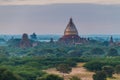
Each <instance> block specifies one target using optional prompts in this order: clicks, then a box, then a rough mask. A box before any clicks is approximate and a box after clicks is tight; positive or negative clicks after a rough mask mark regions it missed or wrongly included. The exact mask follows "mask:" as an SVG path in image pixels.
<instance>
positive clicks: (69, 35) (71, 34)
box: [59, 18, 86, 44]
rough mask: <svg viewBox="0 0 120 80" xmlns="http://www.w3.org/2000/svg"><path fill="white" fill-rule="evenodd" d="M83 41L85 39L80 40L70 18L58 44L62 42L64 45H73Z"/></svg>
mask: <svg viewBox="0 0 120 80" xmlns="http://www.w3.org/2000/svg"><path fill="white" fill-rule="evenodd" d="M85 41H86V39H85V38H80V36H79V35H78V31H77V28H76V27H75V24H74V23H73V20H72V18H70V21H69V23H68V25H67V27H66V29H65V31H64V36H62V37H61V38H60V39H59V42H63V43H66V44H75V43H83V42H85Z"/></svg>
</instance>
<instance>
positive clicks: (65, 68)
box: [56, 64, 72, 73]
mask: <svg viewBox="0 0 120 80" xmlns="http://www.w3.org/2000/svg"><path fill="white" fill-rule="evenodd" d="M56 69H57V71H60V72H61V73H70V72H71V70H72V68H71V67H70V66H69V65H68V64H59V65H58V66H57V67H56Z"/></svg>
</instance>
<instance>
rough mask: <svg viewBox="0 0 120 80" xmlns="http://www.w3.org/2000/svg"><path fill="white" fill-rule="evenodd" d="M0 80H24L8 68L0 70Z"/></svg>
mask: <svg viewBox="0 0 120 80" xmlns="http://www.w3.org/2000/svg"><path fill="white" fill-rule="evenodd" d="M0 80H22V78H21V77H20V76H18V75H17V74H14V73H13V72H11V71H9V70H8V69H6V68H0Z"/></svg>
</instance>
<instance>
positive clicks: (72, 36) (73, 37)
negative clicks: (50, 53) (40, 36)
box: [19, 18, 115, 48]
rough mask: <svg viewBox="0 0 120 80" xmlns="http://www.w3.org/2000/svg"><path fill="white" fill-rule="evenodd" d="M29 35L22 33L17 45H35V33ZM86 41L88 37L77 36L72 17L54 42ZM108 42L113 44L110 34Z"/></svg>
mask: <svg viewBox="0 0 120 80" xmlns="http://www.w3.org/2000/svg"><path fill="white" fill-rule="evenodd" d="M30 37H31V38H32V40H31V39H29V37H28V35H27V34H26V33H24V34H23V35H22V39H20V41H19V47H20V48H28V47H34V46H37V45H38V44H39V42H38V41H37V36H36V34H35V33H33V34H32V35H30ZM88 42H89V39H88V38H83V37H80V36H79V33H78V31H77V28H76V26H75V24H74V22H73V20H72V18H70V20H69V23H68V24H67V27H66V28H65V31H64V35H63V36H62V37H61V38H59V40H58V41H57V42H56V43H60V44H65V45H71V44H72V45H73V44H86V43H88ZM50 43H54V39H53V38H51V39H50ZM109 44H110V45H115V43H114V41H113V38H112V36H111V38H110V41H109Z"/></svg>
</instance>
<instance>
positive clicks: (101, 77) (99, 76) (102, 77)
mask: <svg viewBox="0 0 120 80" xmlns="http://www.w3.org/2000/svg"><path fill="white" fill-rule="evenodd" d="M106 78H107V76H106V74H105V72H103V71H98V72H96V73H95V74H94V75H93V80H107V79H106Z"/></svg>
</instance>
